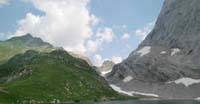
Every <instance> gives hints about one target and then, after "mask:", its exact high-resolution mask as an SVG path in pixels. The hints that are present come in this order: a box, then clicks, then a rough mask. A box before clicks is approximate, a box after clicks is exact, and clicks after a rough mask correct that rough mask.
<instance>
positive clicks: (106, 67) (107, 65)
mask: <svg viewBox="0 0 200 104" xmlns="http://www.w3.org/2000/svg"><path fill="white" fill-rule="evenodd" d="M114 65H115V63H114V62H112V61H110V60H106V61H104V62H103V64H102V66H101V67H99V68H97V70H98V71H99V72H100V73H101V75H103V76H105V75H106V74H108V73H109V72H111V71H112V68H113V66H114Z"/></svg>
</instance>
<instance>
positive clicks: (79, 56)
mask: <svg viewBox="0 0 200 104" xmlns="http://www.w3.org/2000/svg"><path fill="white" fill-rule="evenodd" d="M68 53H69V54H70V55H72V56H73V57H76V58H80V59H83V60H85V61H86V62H87V63H88V64H89V65H90V66H93V64H92V62H91V61H90V59H89V58H88V57H86V56H84V55H81V54H77V53H74V52H68Z"/></svg>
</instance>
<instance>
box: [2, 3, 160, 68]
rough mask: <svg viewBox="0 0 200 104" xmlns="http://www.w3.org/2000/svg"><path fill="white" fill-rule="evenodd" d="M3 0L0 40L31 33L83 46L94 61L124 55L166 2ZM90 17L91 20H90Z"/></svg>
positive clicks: (72, 46)
mask: <svg viewBox="0 0 200 104" xmlns="http://www.w3.org/2000/svg"><path fill="white" fill-rule="evenodd" d="M2 1H4V3H2V2H0V40H5V39H7V38H8V37H10V36H19V35H23V34H24V33H26V32H30V33H31V34H33V35H34V36H36V37H41V38H42V39H43V40H45V41H48V42H50V43H52V44H53V45H55V46H63V47H64V48H65V49H66V50H69V51H74V52H78V51H79V50H81V51H80V53H81V54H85V55H87V56H88V57H90V59H91V60H93V62H94V63H95V64H101V63H102V61H103V60H105V59H113V61H120V58H122V59H124V58H126V57H127V56H128V54H129V53H130V52H131V51H133V50H134V49H135V48H137V46H138V44H139V43H140V42H141V41H142V39H143V38H144V37H145V35H147V34H148V32H149V31H150V30H151V29H152V28H153V24H154V23H155V21H156V18H157V16H158V15H159V12H160V9H161V7H162V3H163V0H90V1H88V0H76V1H75V0H49V1H50V2H52V3H50V2H49V1H48V0H43V1H40V0H27V1H26V2H25V1H24V0H10V1H9V0H2ZM62 3H63V4H62ZM50 6H52V8H51V7H50ZM51 9H52V10H51ZM59 16H60V17H59ZM91 21H92V24H93V25H88V24H90V22H91ZM59 23H60V24H59ZM65 23H66V25H65ZM67 24H69V25H67ZM54 25H55V26H54ZM47 26H51V27H48V28H47ZM70 26H71V27H70ZM43 28H44V29H43ZM55 28H56V29H55ZM37 30H38V31H37ZM77 31H78V32H77ZM44 34H45V35H44ZM124 34H126V36H124V37H123V35H124ZM122 37H123V38H122ZM76 38H77V39H76ZM54 39H55V40H54ZM88 41H91V42H90V43H91V44H89V45H88V43H89V42H88ZM91 50H92V51H91Z"/></svg>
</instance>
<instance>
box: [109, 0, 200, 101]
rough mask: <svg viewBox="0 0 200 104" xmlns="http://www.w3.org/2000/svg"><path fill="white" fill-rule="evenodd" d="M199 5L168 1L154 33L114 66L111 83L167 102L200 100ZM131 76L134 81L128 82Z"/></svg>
mask: <svg viewBox="0 0 200 104" xmlns="http://www.w3.org/2000/svg"><path fill="white" fill-rule="evenodd" d="M199 5H200V0H165V2H164V5H163V7H162V10H161V12H160V15H159V17H158V19H157V21H156V24H155V27H154V29H153V30H152V32H151V33H150V34H149V35H148V36H147V37H146V38H145V40H144V41H143V42H142V43H141V44H140V45H139V46H138V48H137V49H136V50H135V51H133V52H132V53H131V54H130V55H129V57H128V58H127V59H126V60H124V61H123V62H122V63H120V64H117V65H115V66H114V67H113V71H112V72H111V73H110V74H109V75H108V76H107V80H108V81H109V82H110V83H112V84H115V85H116V86H118V87H120V88H121V90H124V91H126V92H133V91H135V92H142V93H151V94H156V95H158V96H159V97H160V98H164V99H195V98H198V97H199V96H200V90H199V89H200V83H199V82H198V81H199V79H200V54H199V52H200V6H199ZM128 76H129V77H130V76H131V77H132V79H131V80H130V81H128V82H124V81H123V80H124V79H125V78H127V77H128ZM188 79H189V80H188ZM177 81H178V82H179V83H177ZM188 83H190V84H188ZM187 85H188V86H187Z"/></svg>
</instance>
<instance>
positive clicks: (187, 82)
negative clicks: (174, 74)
mask: <svg viewBox="0 0 200 104" xmlns="http://www.w3.org/2000/svg"><path fill="white" fill-rule="evenodd" d="M173 82H174V83H176V84H184V85H185V86H186V87H188V86H190V85H193V84H195V83H200V79H192V78H180V79H177V80H175V81H170V82H168V83H173Z"/></svg>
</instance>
